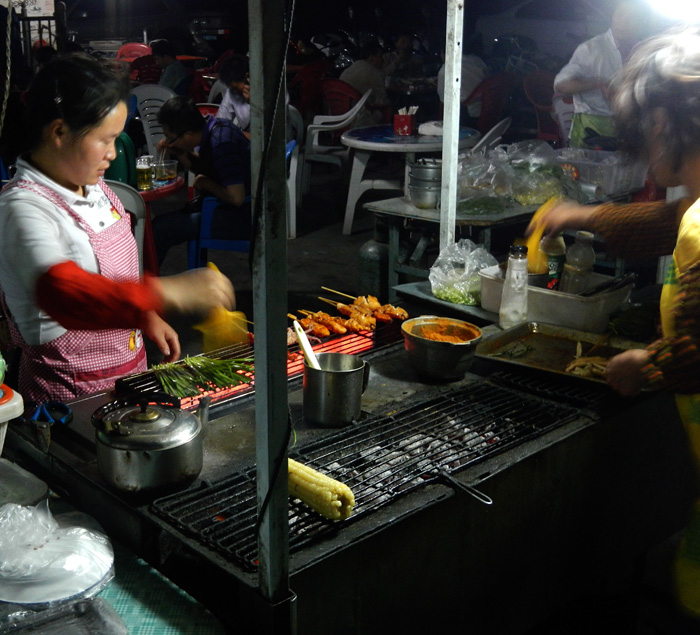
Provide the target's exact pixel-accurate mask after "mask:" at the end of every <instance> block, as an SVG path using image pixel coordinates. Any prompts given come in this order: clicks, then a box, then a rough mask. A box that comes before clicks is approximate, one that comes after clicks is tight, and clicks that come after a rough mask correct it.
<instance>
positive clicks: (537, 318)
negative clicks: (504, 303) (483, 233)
mask: <svg viewBox="0 0 700 635" xmlns="http://www.w3.org/2000/svg"><path fill="white" fill-rule="evenodd" d="M479 277H480V278H481V306H482V308H483V309H485V310H486V311H492V312H494V313H498V311H499V309H500V308H501V295H502V294H503V272H502V270H501V268H500V266H499V265H494V266H493V267H487V268H486V269H482V270H481V271H480V272H479ZM610 279H612V276H605V275H603V274H600V273H592V274H591V287H593V286H595V285H597V284H599V283H601V282H603V281H605V280H610ZM633 286H634V285H633V284H632V283H630V284H629V285H627V286H626V287H623V288H622V289H617V290H615V291H609V292H607V293H606V292H603V293H599V294H597V295H594V296H591V297H590V298H582V297H581V296H579V295H572V294H571V293H562V292H561V291H550V290H549V289H543V288H540V287H533V286H530V287H528V293H527V319H528V322H544V323H545V324H554V325H556V326H564V327H567V328H571V329H577V330H579V331H587V332H588V333H605V331H607V330H608V322H609V321H610V315H611V314H612V313H613V311H615V309H617V308H618V307H620V306H621V305H622V304H624V303H625V302H627V300H629V297H630V293H632V288H633Z"/></svg>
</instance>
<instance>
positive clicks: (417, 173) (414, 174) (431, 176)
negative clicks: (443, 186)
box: [409, 159, 442, 183]
mask: <svg viewBox="0 0 700 635" xmlns="http://www.w3.org/2000/svg"><path fill="white" fill-rule="evenodd" d="M409 176H410V177H411V178H415V179H420V180H423V181H437V182H438V183H440V182H441V181H442V161H441V160H439V159H418V160H417V161H416V162H415V163H413V164H411V170H410V174H409Z"/></svg>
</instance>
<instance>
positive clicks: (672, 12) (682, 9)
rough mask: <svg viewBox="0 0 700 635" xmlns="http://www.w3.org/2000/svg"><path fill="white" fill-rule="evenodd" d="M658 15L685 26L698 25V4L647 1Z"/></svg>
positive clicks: (679, 0)
mask: <svg viewBox="0 0 700 635" xmlns="http://www.w3.org/2000/svg"><path fill="white" fill-rule="evenodd" d="M649 5H650V6H651V8H652V9H653V10H654V11H656V12H658V13H659V14H660V15H662V16H664V17H665V18H669V19H671V20H677V21H678V22H681V23H685V24H700V3H699V2H698V1H697V0H649Z"/></svg>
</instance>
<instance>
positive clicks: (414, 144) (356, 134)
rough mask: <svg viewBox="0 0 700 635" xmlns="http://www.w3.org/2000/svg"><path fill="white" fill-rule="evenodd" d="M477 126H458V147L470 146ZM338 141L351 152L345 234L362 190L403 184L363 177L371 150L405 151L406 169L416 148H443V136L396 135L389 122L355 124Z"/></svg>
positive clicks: (418, 149)
mask: <svg viewBox="0 0 700 635" xmlns="http://www.w3.org/2000/svg"><path fill="white" fill-rule="evenodd" d="M479 137H480V134H479V131H478V130H474V129H473V128H460V131H459V147H460V149H462V148H471V147H472V146H473V145H475V144H476V142H477V141H478V140H479ZM340 140H341V142H342V143H343V144H345V145H346V146H348V147H349V148H350V151H351V153H352V156H353V159H352V168H351V171H350V186H349V188H348V200H347V203H346V205H345V220H344V221H343V234H344V235H348V234H350V232H351V230H352V220H353V217H354V216H355V206H356V205H357V201H358V199H359V198H360V196H362V194H363V193H364V192H367V191H368V190H378V189H382V190H384V189H388V190H403V188H404V185H403V184H402V183H399V182H398V181H387V180H384V179H363V178H362V177H363V176H364V174H365V169H366V168H367V162H368V161H369V157H370V156H371V154H372V152H400V153H403V154H405V155H406V171H408V166H409V165H410V164H411V163H412V162H413V161H414V160H415V155H416V153H419V152H442V137H441V136H433V135H418V134H416V135H397V134H394V127H393V126H392V125H391V124H383V125H380V126H367V127H365V128H355V129H354V130H348V131H347V132H344V133H343V136H342V137H341V138H340Z"/></svg>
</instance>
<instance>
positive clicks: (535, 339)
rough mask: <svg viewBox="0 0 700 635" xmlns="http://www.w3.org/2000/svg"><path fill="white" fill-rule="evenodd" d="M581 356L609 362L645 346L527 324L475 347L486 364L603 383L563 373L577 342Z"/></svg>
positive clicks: (620, 339)
mask: <svg viewBox="0 0 700 635" xmlns="http://www.w3.org/2000/svg"><path fill="white" fill-rule="evenodd" d="M579 342H580V343H581V355H582V356H583V357H588V356H589V351H591V350H592V349H593V348H594V347H595V350H593V351H592V352H591V353H590V355H593V356H595V357H604V358H607V359H609V358H610V357H613V356H615V355H617V354H619V353H622V352H623V351H627V350H630V349H633V348H644V344H641V343H640V342H633V341H631V340H626V339H622V338H620V337H615V336H614V335H611V334H604V335H601V334H600V333H587V332H586V331H577V330H574V329H568V328H565V327H561V326H554V325H551V324H543V323H540V322H528V323H526V324H521V325H519V326H515V327H513V328H510V329H507V330H505V331H502V332H501V333H496V334H494V335H492V336H491V337H489V338H487V339H483V340H482V341H481V342H480V343H479V344H478V346H477V347H476V355H477V357H480V358H482V359H488V360H489V361H493V362H497V363H503V364H512V365H515V366H524V367H527V368H536V369H538V370H544V371H548V372H551V373H557V374H560V375H565V376H567V377H574V378H577V379H585V380H587V381H595V382H598V383H605V379H604V378H602V377H583V376H581V375H573V374H572V373H567V372H566V367H567V366H568V365H569V363H571V362H572V361H574V358H575V356H576V350H577V345H578V343H579Z"/></svg>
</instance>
